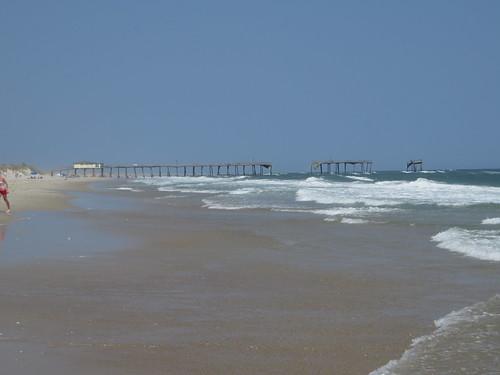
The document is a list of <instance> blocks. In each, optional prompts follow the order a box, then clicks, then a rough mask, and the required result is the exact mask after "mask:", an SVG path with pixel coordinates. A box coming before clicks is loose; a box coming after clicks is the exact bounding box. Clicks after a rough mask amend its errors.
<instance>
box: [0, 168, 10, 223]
mask: <svg viewBox="0 0 500 375" xmlns="http://www.w3.org/2000/svg"><path fill="white" fill-rule="evenodd" d="M7 194H9V184H8V183H7V180H6V179H5V177H4V176H3V175H1V174H0V195H1V196H2V197H3V200H4V201H5V204H6V205H7V211H6V212H7V214H8V215H10V202H9V199H8V198H7Z"/></svg>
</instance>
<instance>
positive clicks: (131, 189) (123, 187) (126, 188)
mask: <svg viewBox="0 0 500 375" xmlns="http://www.w3.org/2000/svg"><path fill="white" fill-rule="evenodd" d="M113 190H119V191H133V192H141V191H142V190H139V189H133V188H131V187H126V186H120V187H117V188H114V189H113Z"/></svg>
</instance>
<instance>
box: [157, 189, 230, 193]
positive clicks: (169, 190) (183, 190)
mask: <svg viewBox="0 0 500 375" xmlns="http://www.w3.org/2000/svg"><path fill="white" fill-rule="evenodd" d="M158 191H164V192H179V193H190V194H219V193H221V192H222V191H220V190H206V189H186V188H182V187H179V188H175V187H173V188H168V187H160V188H158Z"/></svg>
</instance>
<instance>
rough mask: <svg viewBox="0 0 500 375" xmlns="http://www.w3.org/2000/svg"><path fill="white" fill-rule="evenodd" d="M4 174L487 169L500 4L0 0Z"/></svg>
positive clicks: (497, 85) (499, 59) (499, 122)
mask: <svg viewBox="0 0 500 375" xmlns="http://www.w3.org/2000/svg"><path fill="white" fill-rule="evenodd" d="M0 129H1V133H0V137H1V138H0V139H1V144H0V163H1V162H21V161H25V162H29V163H35V164H37V165H39V166H41V167H44V168H48V167H56V166H63V165H68V164H70V163H71V162H73V161H75V160H79V159H88V160H98V161H104V162H106V163H116V162H121V163H135V162H137V163H140V162H175V161H176V160H178V161H179V162H191V161H193V162H195V161H196V162H205V161H206V162H212V161H237V160H250V159H263V160H269V161H273V162H274V164H275V169H276V170H281V171H284V170H289V171H301V170H307V169H308V165H309V162H310V161H311V160H312V159H322V158H330V157H333V158H370V159H373V160H374V162H375V166H376V168H378V169H401V168H403V166H404V163H405V161H406V160H407V159H410V158H424V160H425V161H426V162H427V167H429V168H460V167H462V168H474V167H488V168H492V167H499V168H500V1H472V0H470V1H440V0H435V1H434V0H433V1H411V2H410V1H363V2H357V1H343V2H336V1H270V0H268V1H255V0H252V1H234V0H232V1H231V0H228V1H216V0H211V1H186V0H184V1H118V0H117V1H97V0H96V1H7V0H3V1H1V5H0Z"/></svg>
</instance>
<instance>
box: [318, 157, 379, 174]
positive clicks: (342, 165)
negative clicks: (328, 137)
mask: <svg viewBox="0 0 500 375" xmlns="http://www.w3.org/2000/svg"><path fill="white" fill-rule="evenodd" d="M348 166H349V168H348ZM372 166H373V162H372V161H371V160H317V161H313V162H312V163H311V174H313V173H315V172H316V173H319V174H347V173H356V172H358V173H363V174H369V173H372Z"/></svg>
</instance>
